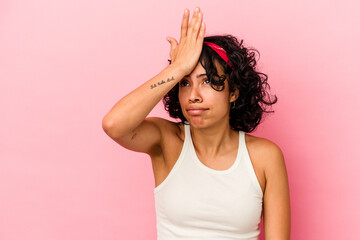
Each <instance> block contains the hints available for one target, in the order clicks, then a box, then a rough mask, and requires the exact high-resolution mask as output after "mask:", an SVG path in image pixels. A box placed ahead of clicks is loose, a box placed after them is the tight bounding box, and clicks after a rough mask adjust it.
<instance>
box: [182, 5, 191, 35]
mask: <svg viewBox="0 0 360 240" xmlns="http://www.w3.org/2000/svg"><path fill="white" fill-rule="evenodd" d="M189 15H190V14H189V10H188V9H185V11H184V15H183V19H182V22H181V35H180V39H181V38H183V37H185V36H186V33H187V29H188V23H189Z"/></svg>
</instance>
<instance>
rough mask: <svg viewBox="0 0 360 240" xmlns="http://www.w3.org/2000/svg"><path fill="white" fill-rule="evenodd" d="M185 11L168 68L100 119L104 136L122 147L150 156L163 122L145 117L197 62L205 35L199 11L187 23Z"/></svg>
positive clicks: (158, 143)
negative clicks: (107, 136) (178, 38)
mask: <svg viewBox="0 0 360 240" xmlns="http://www.w3.org/2000/svg"><path fill="white" fill-rule="evenodd" d="M189 15H190V13H189V10H187V9H186V10H185V12H184V15H183V20H182V23H181V37H180V43H179V44H177V42H176V40H175V39H174V38H171V37H169V38H168V41H169V42H170V43H171V50H170V57H171V60H172V63H171V65H169V66H167V67H166V68H165V69H164V70H162V71H161V72H160V73H159V74H158V75H156V76H155V77H153V78H152V79H150V80H148V81H147V82H145V83H144V84H142V85H141V86H139V87H138V88H136V89H135V90H133V91H132V92H130V93H129V94H127V95H126V96H125V97H123V98H122V99H120V100H119V101H118V102H117V103H116V104H115V105H114V106H113V107H112V109H111V110H110V111H109V112H108V113H107V114H106V115H105V116H104V118H103V121H102V127H103V129H104V131H105V132H106V134H107V135H109V136H110V137H111V138H112V139H113V140H115V141H116V142H117V143H119V144H120V145H122V146H123V147H125V148H127V149H130V150H133V151H137V152H145V153H148V154H151V153H152V152H153V151H155V150H156V149H157V147H159V146H160V143H161V139H162V132H163V131H164V130H163V129H164V123H165V121H166V120H164V119H160V118H146V116H147V115H148V114H149V113H150V111H151V110H152V109H153V108H154V107H155V106H156V104H157V103H158V102H159V101H160V100H161V99H162V98H163V96H164V95H165V94H166V93H167V92H168V91H170V90H171V89H172V88H173V87H174V86H175V85H176V84H177V83H178V82H179V81H180V80H181V79H182V78H183V77H184V76H185V75H187V74H190V73H191V72H192V70H193V69H194V68H195V66H196V64H197V63H198V60H199V57H200V54H201V50H202V44H203V40H204V35H205V24H204V23H202V13H201V12H200V9H197V11H195V12H194V14H193V16H192V18H191V21H190V23H189Z"/></svg>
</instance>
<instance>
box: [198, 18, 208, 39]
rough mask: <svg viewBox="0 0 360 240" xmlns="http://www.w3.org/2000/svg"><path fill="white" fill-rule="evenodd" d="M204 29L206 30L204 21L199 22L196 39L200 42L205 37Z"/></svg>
mask: <svg viewBox="0 0 360 240" xmlns="http://www.w3.org/2000/svg"><path fill="white" fill-rule="evenodd" d="M205 30H206V26H205V23H204V22H202V23H201V27H200V31H199V36H198V41H200V42H201V44H203V43H202V41H203V40H204V37H205Z"/></svg>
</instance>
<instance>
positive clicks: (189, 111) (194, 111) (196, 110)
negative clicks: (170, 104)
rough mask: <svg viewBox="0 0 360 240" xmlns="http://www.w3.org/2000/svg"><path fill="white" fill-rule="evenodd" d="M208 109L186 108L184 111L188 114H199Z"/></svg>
mask: <svg viewBox="0 0 360 240" xmlns="http://www.w3.org/2000/svg"><path fill="white" fill-rule="evenodd" d="M207 110H209V109H208V108H200V107H197V108H187V109H186V111H187V112H188V113H189V114H190V115H200V114H201V113H203V112H205V111H207Z"/></svg>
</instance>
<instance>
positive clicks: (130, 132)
mask: <svg viewBox="0 0 360 240" xmlns="http://www.w3.org/2000/svg"><path fill="white" fill-rule="evenodd" d="M189 15H190V13H189V11H188V10H187V11H185V12H184V16H183V20H182V24H181V37H180V42H179V43H178V42H177V41H176V39H174V38H172V37H168V38H167V40H168V41H169V42H170V44H171V47H170V57H171V60H172V64H171V65H170V66H168V67H166V68H165V69H164V70H163V71H161V72H160V73H159V74H158V75H156V76H155V77H153V78H152V79H150V80H148V81H147V82H145V83H144V84H142V85H141V86H139V87H138V88H136V89H135V90H133V91H132V92H131V93H129V94H128V95H126V96H125V97H123V98H122V99H120V100H119V101H118V102H117V103H116V104H115V105H114V106H113V108H112V109H111V110H110V111H109V112H108V113H107V114H106V115H105V116H104V118H103V122H102V127H103V129H104V131H105V132H106V134H107V135H109V137H111V138H112V139H113V140H114V141H116V142H117V143H118V144H120V145H121V146H123V147H125V148H127V149H129V150H132V151H136V152H143V153H147V154H148V155H149V156H150V158H151V162H152V167H153V172H154V177H155V185H156V186H158V185H159V184H161V183H162V182H163V181H164V180H165V179H166V177H167V176H168V174H169V173H170V171H171V169H172V167H173V166H174V164H175V162H176V161H177V159H178V157H179V155H180V152H181V149H182V146H183V143H184V138H185V133H184V126H183V125H182V124H178V123H175V122H172V121H168V120H166V119H162V118H158V117H147V115H148V114H149V112H150V111H151V110H152V109H153V108H154V107H155V106H156V104H157V103H158V102H159V101H160V100H161V99H162V97H163V96H164V95H165V94H166V93H167V92H168V91H169V90H170V89H171V88H173V87H174V86H175V85H176V84H177V83H179V82H180V88H179V101H180V104H181V108H182V111H183V114H184V116H185V117H186V118H187V120H188V121H189V123H190V128H191V134H192V139H193V142H194V147H195V150H196V154H197V155H198V158H199V160H200V161H201V162H202V163H203V164H204V165H206V166H208V167H210V168H213V169H216V170H225V169H228V168H229V167H231V165H232V164H233V162H234V160H235V158H236V152H237V149H238V144H239V143H238V136H239V135H238V132H237V131H234V130H232V129H231V128H230V126H229V111H230V103H231V102H232V101H235V99H236V98H237V97H239V96H238V91H234V92H229V88H228V84H227V81H225V89H224V90H223V91H220V92H218V91H215V90H214V89H212V88H211V86H210V84H209V83H208V81H207V80H206V76H200V77H198V75H201V74H205V69H204V68H203V67H202V66H201V64H199V57H200V53H201V49H202V44H203V40H204V34H205V24H204V23H203V22H202V17H203V16H202V13H201V11H200V9H199V8H198V9H197V10H195V12H194V14H193V17H192V18H191V20H190V22H189ZM215 64H216V66H217V71H218V73H219V75H221V74H222V73H223V70H222V68H221V67H220V65H218V63H215ZM191 108H192V109H193V110H190V111H189V109H191ZM194 108H197V110H194ZM199 108H203V109H204V110H199ZM148 136H151V138H149V137H148ZM245 142H246V147H247V149H248V152H249V155H250V159H251V162H252V164H253V167H254V171H255V174H256V177H257V179H258V181H259V184H260V186H261V189H262V191H263V194H264V199H263V216H264V231H265V239H266V240H288V239H290V197H289V187H288V178H287V172H286V166H285V161H284V157H283V154H282V152H281V150H280V148H279V147H278V146H277V145H276V144H275V143H273V142H271V141H270V140H267V139H265V138H260V137H255V136H252V135H250V134H245ZM205 146H206V147H205Z"/></svg>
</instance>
